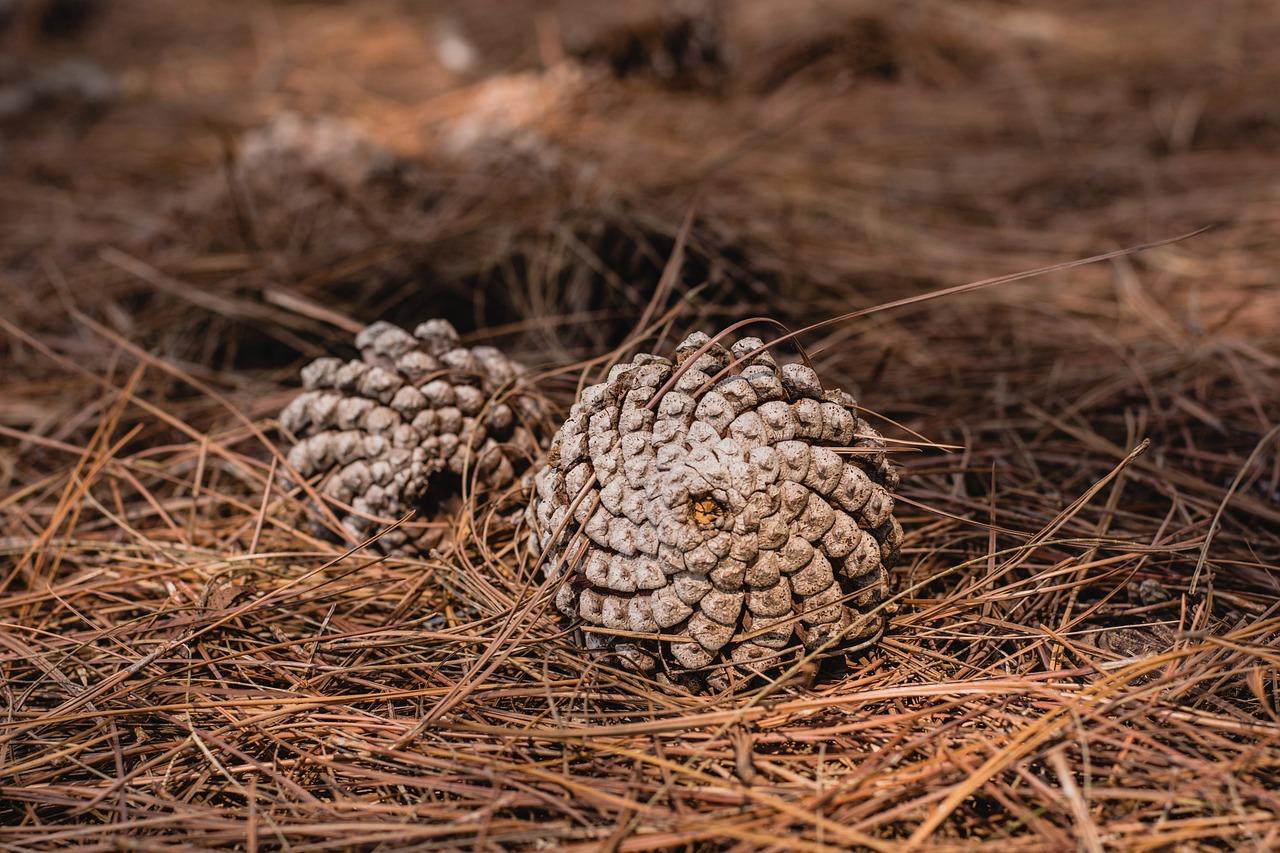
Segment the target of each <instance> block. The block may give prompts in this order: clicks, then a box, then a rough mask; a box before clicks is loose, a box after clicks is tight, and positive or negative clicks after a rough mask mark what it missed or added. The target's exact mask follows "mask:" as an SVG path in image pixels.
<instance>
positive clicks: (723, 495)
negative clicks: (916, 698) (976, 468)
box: [527, 334, 902, 685]
mask: <svg viewBox="0 0 1280 853" xmlns="http://www.w3.org/2000/svg"><path fill="white" fill-rule="evenodd" d="M708 340H709V339H708V338H707V337H706V336H705V335H702V334H695V335H693V336H691V337H689V338H688V339H687V340H685V341H684V342H683V343H682V344H681V345H680V346H679V347H677V349H676V357H675V360H674V362H673V361H672V360H669V359H667V358H663V357H659V356H653V355H640V356H637V357H636V358H635V359H634V360H633V361H632V362H630V363H627V364H620V365H617V366H615V367H614V368H613V369H612V370H611V371H610V372H609V376H608V379H607V381H605V382H603V383H601V384H599V385H594V386H592V387H590V388H588V389H586V391H585V392H583V394H582V397H581V399H580V400H579V401H578V402H577V403H576V404H574V406H573V408H572V409H571V411H570V415H569V418H568V419H567V420H566V421H565V423H564V425H563V426H562V427H561V428H560V430H559V432H558V433H557V434H556V436H555V438H554V439H553V441H552V444H551V449H550V452H549V454H548V460H547V464H546V466H545V467H544V468H543V469H542V470H541V471H540V472H539V473H538V475H537V477H536V478H535V484H536V491H535V494H534V495H533V498H532V500H531V503H530V505H529V509H528V513H527V514H528V520H529V523H530V527H531V529H532V531H533V534H532V538H533V541H532V543H531V544H532V545H533V546H534V547H535V549H536V550H538V551H541V550H542V549H546V550H547V552H548V553H547V559H546V563H545V565H546V566H547V571H548V572H549V573H550V574H551V575H553V576H554V577H556V578H559V577H560V576H561V575H562V574H563V573H564V572H566V571H567V572H568V573H569V576H568V577H567V578H564V579H563V582H562V583H561V584H560V586H559V589H558V593H557V599H556V604H557V606H558V608H559V609H560V610H561V612H563V613H564V614H566V615H567V616H570V617H572V618H576V619H581V620H582V621H583V623H585V625H587V626H591V627H597V628H601V629H609V630H613V631H620V632H638V633H641V634H654V635H660V636H655V638H653V639H646V638H637V637H635V636H622V635H614V634H609V633H597V632H591V631H588V632H586V633H585V637H586V642H587V645H588V647H590V648H596V649H608V650H611V651H613V652H616V653H617V655H618V657H619V658H620V659H621V660H622V661H623V662H624V663H625V664H626V665H628V666H630V667H632V668H635V669H638V670H641V671H645V672H651V673H654V674H656V675H658V676H659V677H667V678H672V679H674V680H679V681H684V682H688V683H691V684H694V685H697V684H700V683H710V684H712V685H718V684H723V683H726V677H727V675H726V674H727V669H726V667H725V666H722V665H725V664H727V665H729V666H731V667H740V668H741V669H740V671H745V672H753V671H754V672H759V671H763V670H766V669H769V668H771V667H773V666H776V665H777V664H778V662H779V661H780V660H781V659H783V658H784V657H788V656H790V655H791V654H792V653H794V652H795V651H796V650H798V649H803V648H808V649H812V648H815V647H818V646H822V645H823V644H825V643H828V642H831V641H832V640H833V638H834V639H835V642H837V643H839V644H842V645H846V646H847V645H849V644H852V643H857V642H858V641H860V640H870V639H873V638H874V637H875V636H876V635H877V634H878V632H879V631H880V628H881V625H882V622H883V615H882V613H883V611H884V608H881V609H880V611H876V606H877V605H879V604H880V603H882V602H884V601H885V599H886V597H887V596H888V593H889V586H888V575H887V570H888V569H889V568H891V567H892V566H893V564H894V563H895V562H896V561H897V559H898V554H899V547H900V544H901V540H902V528H901V526H899V524H898V522H897V520H896V519H895V518H894V516H893V498H892V496H891V493H892V491H893V489H895V488H896V487H897V484H898V474H897V471H896V469H895V468H894V467H893V466H892V465H891V464H890V463H889V462H888V460H887V459H886V455H885V453H884V445H883V442H882V441H881V440H880V436H879V434H878V433H877V432H876V431H875V430H874V429H872V428H871V427H870V426H869V425H868V424H867V423H866V422H865V421H864V420H862V419H861V418H859V417H857V415H856V414H855V411H854V409H855V404H854V401H853V399H852V398H851V397H850V396H849V395H848V394H846V393H844V392H842V391H830V390H824V389H823V388H822V386H821V384H820V383H819V381H818V377H817V375H816V374H815V373H814V372H813V370H811V369H810V368H808V367H806V366H804V365H801V364H788V365H782V366H779V365H777V364H776V363H775V362H774V360H773V358H772V357H771V356H770V355H769V354H768V352H767V351H763V350H761V351H759V352H757V353H755V354H754V355H751V356H750V357H748V358H746V359H744V360H743V361H742V362H741V363H739V364H738V365H736V366H734V367H733V368H732V369H731V370H730V371H729V372H728V373H727V374H726V375H725V376H724V377H722V378H719V379H717V380H716V381H715V382H714V383H712V382H711V379H712V377H714V376H716V375H717V374H718V373H720V371H721V370H722V369H724V368H725V367H726V366H728V365H729V364H730V362H731V361H733V360H736V359H737V358H738V357H739V356H746V355H748V354H749V353H752V352H753V351H755V350H757V349H759V348H760V347H761V346H762V342H761V341H760V340H759V339H757V338H744V339H742V340H740V341H738V342H737V344H735V345H734V347H733V349H732V351H731V352H730V351H726V350H725V349H724V348H722V347H720V346H719V345H715V346H712V347H711V348H710V349H709V350H708V352H706V353H705V354H702V355H700V356H697V357H696V359H695V358H694V355H695V353H696V351H697V350H698V349H700V348H701V347H702V346H703V345H704V344H706V343H707V342H708ZM691 359H693V361H692V363H689V361H690V360H691ZM681 369H682V370H683V372H682V373H680V375H679V378H678V379H677V380H676V381H675V383H674V385H672V387H671V388H670V389H668V390H667V391H666V392H665V393H663V394H662V396H661V397H660V399H658V402H657V403H656V405H653V406H652V407H651V406H650V404H651V402H652V401H653V400H654V399H655V397H656V396H657V395H658V392H659V389H660V388H662V387H664V386H665V385H666V383H667V382H668V380H670V379H672V377H674V376H676V374H677V372H678V370H681ZM838 451H842V452H838ZM584 488H585V492H584V491H583V490H584Z"/></svg>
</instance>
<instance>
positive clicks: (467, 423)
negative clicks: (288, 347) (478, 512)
mask: <svg viewBox="0 0 1280 853" xmlns="http://www.w3.org/2000/svg"><path fill="white" fill-rule="evenodd" d="M356 347H357V348H359V350H360V354H361V359H360V360H358V361H357V360H353V361H348V362H343V361H342V360H341V359H337V358H320V359H317V360H315V361H313V362H312V363H311V364H309V365H307V366H306V367H304V368H303V370H302V382H303V387H304V388H305V389H306V390H304V391H303V393H302V394H300V395H299V396H298V397H297V398H295V399H294V400H293V401H292V402H291V403H290V404H289V405H288V406H287V407H286V408H285V409H284V411H283V412H281V414H280V425H281V426H282V427H283V428H284V429H285V431H286V432H287V433H289V434H291V435H293V436H296V437H297V439H298V440H297V443H296V444H295V445H294V446H293V448H292V449H291V450H290V451H289V457H288V458H289V464H290V465H292V466H293V467H294V468H295V469H296V470H297V471H298V473H300V474H301V475H302V476H304V477H307V478H308V479H310V478H312V477H315V476H317V475H323V479H322V485H321V489H322V491H323V493H324V494H325V495H328V496H329V497H331V498H333V499H335V500H337V501H339V502H341V503H343V504H346V505H348V506H350V507H351V508H352V509H353V510H354V512H350V513H347V514H346V515H345V516H344V517H343V518H342V521H343V524H344V525H345V526H346V527H347V528H348V529H349V530H350V531H351V532H352V533H354V534H355V535H357V536H361V537H363V536H366V535H369V534H370V533H372V532H373V531H374V530H376V529H377V527H379V526H383V524H385V523H390V522H391V521H394V520H396V519H398V518H399V517H401V516H403V515H404V514H405V513H406V512H407V511H408V510H409V509H410V508H413V507H415V506H420V505H421V504H422V502H423V501H424V500H425V499H426V498H427V497H428V494H429V490H430V491H431V493H432V494H434V495H435V496H437V497H445V496H447V493H449V492H452V493H456V492H457V491H458V488H457V486H458V483H459V481H458V476H459V475H462V474H463V473H464V472H465V473H467V474H468V475H471V474H472V473H473V472H474V475H475V476H476V478H477V480H478V482H479V484H480V485H481V486H487V487H494V488H496V487H502V486H506V485H508V484H509V483H511V482H512V480H514V479H515V476H516V474H517V473H518V472H519V471H520V470H522V469H523V468H525V467H527V462H528V460H529V459H531V458H534V457H535V456H536V455H537V454H538V444H537V440H536V437H535V430H536V423H537V421H538V420H539V419H540V418H541V417H542V406H541V404H540V403H539V402H538V400H537V399H536V398H534V397H532V396H530V395H529V394H527V393H525V392H524V391H523V390H522V388H521V377H522V375H523V369H522V368H521V367H520V366H519V365H517V364H515V363H514V362H512V361H511V360H509V359H508V358H507V357H506V356H505V355H503V354H502V353H501V352H499V351H498V350H496V349H494V348H493V347H485V346H480V347H464V346H462V344H461V343H460V341H459V340H458V333H457V332H456V331H455V330H454V328H453V326H452V325H450V324H449V322H448V321H447V320H430V321H428V322H426V323H423V324H422V325H420V326H418V328H417V329H416V330H415V331H414V333H413V334H412V335H410V334H409V333H408V332H406V331H404V330H403V329H401V328H400V327H398V326H395V325H392V324H391V323H384V322H379V323H374V324H373V325H372V326H369V327H368V328H366V329H365V330H364V331H362V332H361V333H360V334H359V335H357V336H356ZM442 480H443V481H445V485H443V486H441V485H440V483H441V481H442ZM375 519H378V520H380V521H381V523H379V521H377V520H375ZM379 544H380V545H381V546H382V548H383V549H384V550H387V551H401V552H405V553H416V552H417V551H418V550H420V549H421V548H422V546H423V545H424V544H425V543H423V542H421V541H414V540H413V538H412V537H411V536H410V535H409V534H408V533H407V532H406V531H405V530H404V529H403V528H401V529H397V530H393V531H390V532H389V533H387V534H385V535H384V536H383V537H382V538H381V539H380V540H379Z"/></svg>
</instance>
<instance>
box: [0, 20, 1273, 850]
mask: <svg viewBox="0 0 1280 853" xmlns="http://www.w3.org/2000/svg"><path fill="white" fill-rule="evenodd" d="M1278 43H1280V5H1277V4H1274V3H1265V2H1250V0H1221V2H1202V3H1194V4H1188V3H1175V2H1172V0H1135V2H1129V3H1123V4H1117V3H1107V2H1101V0H1085V2H1078V3H1072V4H1070V6H1069V10H1068V7H1067V6H1064V5H1063V4H1060V3H1052V2H1047V0H1046V1H1045V2H1032V1H1031V0H1027V1H1026V2H996V0H960V2H955V1H954V0H952V1H951V2H941V0H911V2H902V3H891V2H859V0H849V2H820V0H798V2H794V3H793V2H788V3H786V4H779V3H771V2H766V0H726V2H723V3H719V4H703V5H699V4H696V3H685V4H674V5H673V4H666V5H658V4H655V3H653V2H642V3H628V4H608V5H605V4H597V3H590V2H587V0H563V2H558V3H551V2H547V3H533V2H528V0H473V2H467V3H461V2H459V3H456V4H425V3H415V2H409V0H362V2H358V3H357V2H354V0H348V2H341V0H334V1H333V2H274V3H271V2H248V0H245V2H236V3H229V2H226V0H186V1H185V2H183V3H181V4H143V3H106V2H98V0H10V2H7V3H6V2H0V304H2V305H3V311H0V379H2V380H3V381H2V384H0V524H2V528H0V847H3V848H4V849H13V850H35V849H49V848H54V847H62V846H67V845H69V844H76V845H82V846H85V847H87V848H90V849H92V848H104V849H158V848H159V847H162V846H167V845H174V844H178V845H187V846H191V847H196V848H213V847H242V848H246V849H259V848H262V847H269V848H281V849H283V848H289V849H293V850H321V849H347V848H351V847H362V848H370V847H383V848H402V847H407V846H416V847H421V848H434V847H442V848H464V847H465V848H468V849H506V848H541V849H546V848H557V849H560V848H568V849H573V848H577V847H581V848H584V849H588V848H589V849H597V848H599V849H608V850H626V851H631V850H657V849H697V850H720V849H725V850H749V849H779V850H782V849H788V850H789V849H795V850H823V849H847V848H851V847H852V848H869V849H877V850H881V849H902V848H904V847H907V846H913V847H915V848H916V849H922V850H923V849H928V850H952V849H965V848H970V847H975V846H978V845H979V844H981V843H984V842H989V841H991V840H992V839H997V840H999V842H1000V843H1001V844H1002V845H1003V847H1004V848H1005V849H1008V850H1011V851H1012V850H1061V849H1071V848H1076V847H1079V848H1082V849H1087V850H1100V849H1104V848H1112V849H1222V848H1224V847H1226V848H1232V849H1236V848H1243V849H1257V850H1272V849H1276V848H1277V847H1278V846H1280V652H1277V648H1278V647H1280V642H1278V641H1280V450H1278V448H1280V436H1278V434H1277V433H1278V432H1280V330H1278V323H1277V318H1278V317H1280V154H1278V153H1277V152H1280V100H1277V98H1276V96H1275V93H1276V92H1277V91H1280V51H1277V50H1276V49H1275V45H1276V44H1278ZM1206 226H1207V227H1208V229H1207V230H1201V229H1204V228H1206ZM1187 235H1191V236H1187ZM1171 238H1182V239H1177V240H1173V241H1172V242H1164V243H1162V244H1161V245H1159V246H1157V247H1154V248H1149V249H1145V250H1143V251H1138V252H1134V253H1122V254H1116V255H1113V256H1112V257H1110V258H1109V259H1107V260H1104V261H1100V262H1096V263H1090V264H1087V265H1078V266H1071V267H1066V268H1058V269H1056V270H1053V271H1050V272H1045V273H1042V274H1037V275H1035V276H1031V277H1026V278H1021V279H1018V280H1015V281H1007V282H1001V283H998V284H993V285H992V286H990V287H985V288H983V289H980V290H974V291H971V292H965V293H960V294H957V295H950V296H945V297H943V298H937V299H931V300H927V301H921V300H911V299H909V297H916V296H921V295H924V294H929V293H932V292H934V291H937V290H940V289H942V288H947V287H951V286H954V285H961V284H964V283H966V282H970V281H977V280H983V279H988V278H993V277H1000V276H1010V277H1012V276H1014V275H1015V274H1017V273H1022V272H1028V271H1033V270H1039V269H1041V268H1045V267H1053V266H1055V265H1062V264H1065V263H1067V262H1070V261H1073V260H1076V259H1080V258H1086V257H1090V256H1094V255H1099V254H1104V253H1114V252H1115V251H1116V250H1119V249H1124V248H1126V247H1134V246H1138V245H1142V244H1147V243H1152V242H1160V241H1166V240H1170V239H1171ZM673 258H674V259H675V260H676V261H678V263H672V262H671V261H672V259H673ZM664 270H666V271H667V274H666V276H665V278H664ZM898 300H906V301H905V302H904V303H903V304H900V305H898V306H896V307H893V306H891V307H889V308H887V309H886V310H879V311H873V312H868V313H866V314H865V315H863V316H861V317H859V318H856V319H852V320H849V321H847V322H842V323H836V324H832V325H828V326H825V327H823V328H822V329H821V330H818V331H815V332H813V333H811V334H808V335H805V336H803V337H802V338H801V339H800V342H801V343H802V344H803V346H804V348H805V350H806V351H807V352H808V354H809V356H810V357H811V358H812V359H813V362H814V364H815V366H816V367H817V369H818V371H819V374H820V375H821V376H822V377H823V380H824V382H827V383H829V384H833V385H840V386H843V387H846V388H849V389H850V390H853V391H854V392H855V396H857V397H858V399H859V401H860V402H861V403H862V404H863V405H865V406H866V407H867V408H868V409H870V410H872V411H874V412H876V413H878V414H879V415H882V416H883V417H884V418H885V419H887V420H886V421H885V423H886V424H887V426H886V429H887V430H889V431H890V432H891V433H892V434H895V435H901V436H904V437H909V436H910V435H911V434H912V433H915V434H919V435H922V436H925V437H926V438H927V439H928V440H929V441H930V442H934V443H936V444H937V445H948V446H953V447H954V448H955V449H946V448H942V447H929V448H926V449H924V450H923V451H922V452H919V453H913V454H902V455H901V463H902V465H903V468H904V474H905V476H904V480H903V486H902V489H901V500H900V502H899V507H900V509H899V516H900V518H901V520H902V522H903V525H904V527H905V529H906V533H907V538H906V546H905V548H904V559H903V560H902V562H901V564H900V565H899V566H898V568H897V569H896V571H895V575H896V577H895V582H896V586H897V589H898V590H899V592H900V593H901V596H902V598H901V602H900V604H901V606H900V608H899V610H898V611H897V613H896V615H895V616H894V617H893V620H892V624H891V625H890V628H889V630H888V632H887V634H886V636H885V638H884V640H883V641H882V642H881V643H880V644H879V646H878V647H876V648H875V649H873V650H871V651H870V652H868V653H867V654H865V655H864V656H862V657H859V658H857V659H852V660H849V661H847V662H846V663H845V664H844V665H843V666H835V665H827V666H824V667H823V669H822V670H821V671H819V672H817V673H816V674H814V673H808V677H804V678H792V679H787V680H783V681H779V682H775V683H773V684H769V685H766V686H762V687H760V688H759V689H754V690H751V691H746V692H741V693H738V694H734V695H693V694H687V693H684V692H682V691H680V690H677V689H674V688H663V687H659V686H658V685H656V684H650V683H648V682H645V681H643V680H640V679H638V678H636V677H635V676H633V675H629V674H627V673H625V672H622V671H619V670H617V669H615V668H613V667H612V666H611V665H609V664H608V663H607V662H605V661H601V660H600V659H598V658H592V657H590V656H588V655H587V654H586V653H585V652H583V651H581V650H579V649H578V647H577V646H576V645H575V643H574V638H573V636H572V634H571V633H567V632H566V631H565V630H564V626H563V625H562V624H561V623H560V622H558V621H557V620H556V619H555V618H554V617H553V615H552V614H551V613H549V612H543V611H541V610H539V609H537V608H532V607H530V606H528V605H529V601H528V593H529V589H530V587H531V586H532V585H533V583H535V582H536V580H537V579H536V578H534V577H531V574H532V572H531V569H530V566H529V561H528V558H527V555H526V554H525V553H524V550H523V547H522V545H521V542H522V537H521V536H520V532H519V531H518V530H516V529H513V528H512V522H511V521H510V519H509V518H507V517H506V516H503V515H500V514H498V513H495V512H494V511H493V507H491V506H487V505H484V504H483V503H482V504H477V503H476V502H474V501H473V502H471V503H468V504H467V505H466V506H464V507H462V508H460V509H458V510H457V511H456V512H454V513H453V514H452V515H451V516H450V517H448V518H443V519H435V520H434V521H435V522H436V523H438V524H442V525H444V526H445V527H446V529H447V530H448V532H449V535H448V536H447V538H446V540H445V542H444V544H442V545H441V547H439V548H437V549H436V550H434V551H433V552H431V553H430V554H426V555H423V556H422V557H421V558H415V559H410V558H401V557H396V558H385V557H381V556H379V555H378V554H376V553H374V552H373V551H372V550H371V549H368V548H366V549H360V548H357V547H355V546H356V545H357V544H358V543H352V542H345V541H342V540H341V539H340V538H339V537H334V536H326V535H322V534H321V532H319V531H317V530H316V529H315V527H314V525H313V524H312V523H311V521H310V516H309V514H308V506H307V501H306V497H305V495H303V494H301V493H300V492H299V491H298V490H296V489H292V488H290V487H289V485H288V483H287V481H286V479H285V478H283V477H281V476H278V465H279V460H280V450H281V446H282V441H281V439H280V437H279V435H278V434H277V427H276V423H275V420H274V419H275V416H276V415H277V413H278V412H279V411H280V409H281V407H282V406H283V405H284V404H285V403H286V402H287V401H288V400H289V399H290V398H291V397H292V396H293V395H294V394H295V393H296V390H297V371H298V368H299V366H300V365H301V364H303V363H305V361H306V360H308V359H310V358H314V357H315V356H317V355H319V354H322V353H326V352H335V353H345V352H348V351H349V350H350V341H351V335H352V333H353V332H354V331H355V330H358V329H359V328H361V327H362V326H363V325H365V324H366V323H368V322H370V321H373V320H376V319H388V320H392V321H394V322H398V323H400V324H402V325H408V326H412V325H414V324H415V323H417V322H418V321H420V320H423V319H426V318H428V317H432V316H447V317H448V318H450V319H451V320H452V321H453V322H454V323H455V324H456V325H457V326H458V328H459V329H461V330H463V332H464V337H465V338H466V339H467V340H469V341H476V342H478V341H483V342H485V343H493V344H495V345H498V346H501V347H503V348H504V349H505V350H506V351H507V352H508V353H509V354H510V355H511V356H512V357H514V358H517V359H519V360H521V361H523V362H524V363H525V364H527V365H529V366H530V369H531V372H532V375H534V376H535V377H541V378H539V379H538V381H539V383H540V386H539V387H540V388H541V389H542V390H543V391H544V393H545V394H546V396H547V398H548V399H549V401H550V402H551V403H553V404H554V405H555V406H556V407H558V409H559V410H564V409H566V408H567V406H568V405H569V403H571V402H572V400H573V397H574V393H575V389H576V388H577V387H578V383H579V379H580V374H581V373H582V370H578V369H576V368H575V369H571V370H565V367H566V365H570V366H573V365H578V364H581V365H582V366H583V368H582V369H583V370H585V369H587V367H588V366H589V367H590V369H591V370H592V371H593V375H594V373H598V372H599V371H600V370H601V369H602V368H607V364H601V363H598V362H597V363H594V364H591V365H588V364H587V362H588V361H589V360H590V359H596V358H599V357H601V356H606V355H607V354H608V353H609V352H610V351H611V349H612V348H613V347H614V346H616V345H617V344H618V343H619V342H620V341H622V340H623V339H624V338H625V337H626V336H627V335H628V333H629V332H631V330H632V329H633V328H634V327H635V326H636V324H637V322H638V321H639V319H640V318H641V317H642V316H643V315H645V313H646V310H647V309H648V308H649V307H650V306H651V305H652V306H653V308H654V310H655V311H664V312H665V311H669V312H670V319H669V321H668V322H667V323H666V324H665V325H664V327H663V328H662V330H661V335H662V336H663V339H664V340H665V341H666V342H667V344H669V343H670V341H671V340H678V339H679V336H680V335H681V334H682V333H683V332H686V331H688V330H691V329H694V328H700V329H703V330H705V331H708V332H713V331H715V330H716V329H719V328H722V327H724V326H725V325H727V324H729V323H732V322H736V321H738V320H741V319H746V318H750V317H768V318H772V319H774V320H777V321H780V322H782V323H784V324H786V325H787V326H788V327H790V328H799V327H803V326H807V325H810V324H813V323H816V322H819V321H822V320H825V319H828V318H831V317H835V316H839V315H843V314H846V313H849V312H854V311H860V310H863V309H872V308H875V307H877V306H884V305H887V304H889V303H894V302H896V301H898ZM767 329H768V327H766V326H762V327H761V331H766V330H767ZM658 343H660V342H658ZM893 424H896V425H900V426H893ZM899 430H901V432H899Z"/></svg>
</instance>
